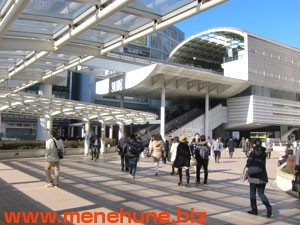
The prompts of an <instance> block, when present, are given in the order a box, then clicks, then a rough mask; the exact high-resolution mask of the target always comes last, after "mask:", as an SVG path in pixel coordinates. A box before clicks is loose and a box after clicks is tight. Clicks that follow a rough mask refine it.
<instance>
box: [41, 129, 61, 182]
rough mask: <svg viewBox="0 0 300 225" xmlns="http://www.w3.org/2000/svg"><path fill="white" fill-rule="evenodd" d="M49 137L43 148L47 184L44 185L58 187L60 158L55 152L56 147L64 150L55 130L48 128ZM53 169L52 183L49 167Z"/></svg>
mask: <svg viewBox="0 0 300 225" xmlns="http://www.w3.org/2000/svg"><path fill="white" fill-rule="evenodd" d="M49 135H50V138H49V139H48V140H47V141H46V150H45V158H46V164H45V172H46V179H47V184H46V186H45V187H56V188H57V187H58V181H59V173H60V168H59V164H60V159H59V157H58V154H57V149H62V151H64V144H63V142H62V140H61V139H58V136H57V132H56V130H50V132H49ZM52 167H53V169H54V176H55V178H54V183H53V180H52V177H51V168H52Z"/></svg>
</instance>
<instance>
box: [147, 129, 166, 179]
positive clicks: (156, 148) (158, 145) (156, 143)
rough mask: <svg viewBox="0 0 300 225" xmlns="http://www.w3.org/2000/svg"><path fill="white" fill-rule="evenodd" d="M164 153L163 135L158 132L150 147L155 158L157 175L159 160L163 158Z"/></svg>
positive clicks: (156, 173) (156, 172)
mask: <svg viewBox="0 0 300 225" xmlns="http://www.w3.org/2000/svg"><path fill="white" fill-rule="evenodd" d="M163 154H164V142H163V140H162V138H161V135H159V134H156V135H154V136H153V141H152V144H151V148H150V155H151V156H152V158H153V162H154V166H155V176H157V175H158V172H159V162H160V160H161V159H162V157H163Z"/></svg>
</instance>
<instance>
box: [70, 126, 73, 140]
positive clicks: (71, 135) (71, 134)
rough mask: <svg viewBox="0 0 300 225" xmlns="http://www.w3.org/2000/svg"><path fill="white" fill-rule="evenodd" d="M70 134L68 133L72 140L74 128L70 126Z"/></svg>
mask: <svg viewBox="0 0 300 225" xmlns="http://www.w3.org/2000/svg"><path fill="white" fill-rule="evenodd" d="M70 128H71V132H70V137H71V138H73V137H74V126H71V127H70Z"/></svg>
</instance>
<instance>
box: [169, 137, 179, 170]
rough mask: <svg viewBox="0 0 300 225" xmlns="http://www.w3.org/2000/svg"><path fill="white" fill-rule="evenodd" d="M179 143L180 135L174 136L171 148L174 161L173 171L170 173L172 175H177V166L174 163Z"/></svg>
mask: <svg viewBox="0 0 300 225" xmlns="http://www.w3.org/2000/svg"><path fill="white" fill-rule="evenodd" d="M178 144H179V140H178V137H174V141H173V143H172V145H171V149H170V153H171V159H170V161H171V163H172V172H171V173H170V175H175V167H174V165H173V163H174V161H175V159H176V153H177V146H178Z"/></svg>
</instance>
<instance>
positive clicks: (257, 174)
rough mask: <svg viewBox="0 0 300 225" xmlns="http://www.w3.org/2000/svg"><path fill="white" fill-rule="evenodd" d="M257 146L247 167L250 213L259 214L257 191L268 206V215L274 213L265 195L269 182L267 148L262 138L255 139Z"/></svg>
mask: <svg viewBox="0 0 300 225" xmlns="http://www.w3.org/2000/svg"><path fill="white" fill-rule="evenodd" d="M254 144H255V147H254V148H253V151H251V152H250V154H249V157H248V159H247V164H246V167H247V168H248V175H249V178H248V181H249V183H250V205H251V210H250V211H248V213H249V214H253V215H257V214H258V212H257V202H256V192H257V193H258V196H259V198H260V199H261V201H262V203H263V204H264V205H265V206H266V208H267V217H271V215H272V206H271V205H270V203H269V200H268V198H267V196H266V195H265V187H266V184H267V183H268V174H267V170H266V158H267V154H266V149H265V148H264V147H262V142H261V140H260V139H255V140H254Z"/></svg>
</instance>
